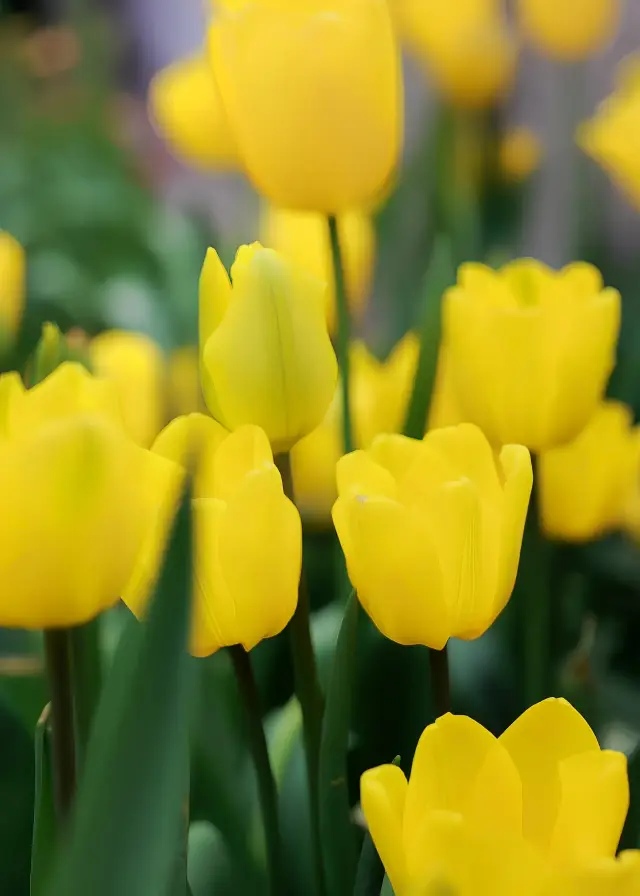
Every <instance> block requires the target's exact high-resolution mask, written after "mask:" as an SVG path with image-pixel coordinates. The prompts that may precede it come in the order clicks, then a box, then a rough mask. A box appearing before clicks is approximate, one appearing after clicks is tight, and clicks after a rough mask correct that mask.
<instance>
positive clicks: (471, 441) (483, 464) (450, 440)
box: [424, 423, 501, 504]
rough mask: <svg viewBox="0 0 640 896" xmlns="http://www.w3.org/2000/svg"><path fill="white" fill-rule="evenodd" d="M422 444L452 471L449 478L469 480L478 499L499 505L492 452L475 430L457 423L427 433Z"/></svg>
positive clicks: (498, 492) (480, 433)
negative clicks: (432, 451)
mask: <svg viewBox="0 0 640 896" xmlns="http://www.w3.org/2000/svg"><path fill="white" fill-rule="evenodd" d="M424 443H425V445H428V446H429V447H430V448H431V449H433V450H434V451H436V452H438V453H439V454H441V455H442V457H443V458H445V459H446V460H447V462H448V463H450V464H451V466H452V468H453V469H454V471H455V473H454V476H453V477H452V478H454V479H458V478H460V477H466V478H467V479H470V480H471V482H473V483H474V485H475V486H476V488H477V489H478V491H479V493H480V495H481V496H482V500H486V501H491V503H493V504H498V503H499V501H500V493H501V488H500V481H499V479H498V473H497V471H496V464H495V460H494V457H493V451H492V450H491V446H490V445H489V442H488V441H487V439H486V437H485V435H484V433H483V432H482V430H481V429H480V428H479V427H477V426H474V425H473V424H472V423H460V424H459V425H458V426H449V427H446V428H445V429H437V430H434V431H433V432H429V433H427V435H426V436H425V437H424Z"/></svg>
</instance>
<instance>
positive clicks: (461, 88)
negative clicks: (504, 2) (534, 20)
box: [397, 0, 517, 108]
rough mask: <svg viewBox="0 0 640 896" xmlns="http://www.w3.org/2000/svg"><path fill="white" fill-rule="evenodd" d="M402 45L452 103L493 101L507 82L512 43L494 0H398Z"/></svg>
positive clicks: (511, 74)
mask: <svg viewBox="0 0 640 896" xmlns="http://www.w3.org/2000/svg"><path fill="white" fill-rule="evenodd" d="M397 20H398V23H399V29H400V34H401V36H402V38H403V40H404V42H405V43H406V45H407V47H408V48H409V49H410V50H411V51H412V52H413V53H414V54H415V55H416V57H417V58H418V60H419V61H420V62H421V63H422V64H423V65H424V66H425V68H426V70H427V72H428V74H429V75H431V76H432V77H433V78H434V79H435V81H436V83H437V85H438V86H439V87H440V89H441V90H442V91H443V92H444V93H445V95H446V96H447V97H448V98H449V99H450V100H451V102H453V103H454V104H455V105H459V106H463V107H471V108H478V107H483V106H487V105H490V104H492V103H495V102H497V101H498V100H499V99H500V97H501V96H503V95H504V94H505V93H506V92H507V91H508V89H509V88H510V87H511V84H512V82H513V78H514V75H515V66H516V56H517V47H516V44H515V41H514V40H513V38H512V36H511V34H510V32H509V29H508V26H507V22H506V19H505V17H504V14H503V11H502V9H501V7H500V5H499V4H498V3H496V2H495V0H458V2H456V3H442V2H440V0H399V2H398V10H397Z"/></svg>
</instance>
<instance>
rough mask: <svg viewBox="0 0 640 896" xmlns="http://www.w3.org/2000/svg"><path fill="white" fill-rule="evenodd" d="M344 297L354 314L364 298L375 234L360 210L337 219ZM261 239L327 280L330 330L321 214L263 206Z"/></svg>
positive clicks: (332, 299)
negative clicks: (342, 264) (342, 263)
mask: <svg viewBox="0 0 640 896" xmlns="http://www.w3.org/2000/svg"><path fill="white" fill-rule="evenodd" d="M338 229H339V233H340V244H341V248H342V252H343V260H344V268H345V270H344V274H345V280H346V289H347V298H348V301H349V306H350V308H351V312H352V314H353V315H354V316H355V317H358V316H360V315H361V313H362V311H363V310H364V304H365V301H366V298H367V293H368V290H369V285H370V282H371V273H372V267H373V255H374V245H375V235H374V232H373V226H372V223H371V219H370V218H369V217H368V216H367V215H365V214H363V213H362V212H353V211H352V212H346V213H345V214H344V215H341V216H340V219H339V221H338ZM261 242H262V243H263V245H265V246H270V247H271V248H272V249H275V250H276V252H280V253H281V254H282V255H284V256H285V257H286V258H288V259H289V260H290V261H291V262H292V263H293V264H296V265H297V266H298V267H299V268H302V269H303V270H305V271H307V272H308V273H309V274H313V275H314V276H315V277H318V279H320V280H322V281H324V282H325V283H326V284H327V289H326V291H325V311H326V317H327V326H328V327H329V330H330V331H333V330H334V329H335V325H336V296H335V286H334V284H335V277H334V270H333V259H332V256H331V246H330V243H329V231H328V229H327V222H326V220H325V218H324V217H323V216H322V215H320V214H318V213H316V212H295V211H289V210H287V209H281V208H275V207H274V206H267V207H266V208H265V211H264V213H263V215H262V222H261Z"/></svg>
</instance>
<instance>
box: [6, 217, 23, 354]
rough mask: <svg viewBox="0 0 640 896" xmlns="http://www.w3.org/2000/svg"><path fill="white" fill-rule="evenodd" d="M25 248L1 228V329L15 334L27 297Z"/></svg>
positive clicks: (9, 333) (11, 334)
mask: <svg viewBox="0 0 640 896" xmlns="http://www.w3.org/2000/svg"><path fill="white" fill-rule="evenodd" d="M25 279H26V259H25V254H24V249H23V248H22V246H21V245H20V243H19V242H18V241H17V240H16V239H14V238H13V237H12V236H11V234H10V233H7V232H6V231H4V230H0V330H1V331H3V332H4V333H5V334H8V335H10V336H13V335H15V332H16V330H17V329H18V326H19V325H20V320H21V319H22V312H23V309H24V299H25Z"/></svg>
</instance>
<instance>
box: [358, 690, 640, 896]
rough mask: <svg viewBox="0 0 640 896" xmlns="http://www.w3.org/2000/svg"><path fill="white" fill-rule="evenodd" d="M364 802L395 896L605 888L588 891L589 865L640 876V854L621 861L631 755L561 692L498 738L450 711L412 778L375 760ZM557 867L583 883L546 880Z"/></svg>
mask: <svg viewBox="0 0 640 896" xmlns="http://www.w3.org/2000/svg"><path fill="white" fill-rule="evenodd" d="M361 799H362V808H363V811H364V815H365V818H366V820H367V823H368V825H369V830H370V832H371V836H372V838H373V842H374V843H375V845H376V848H377V850H378V852H379V853H380V857H381V859H382V861H383V863H384V866H385V868H386V871H387V874H388V875H389V879H390V881H391V884H392V886H393V890H394V893H395V894H396V896H413V894H417V893H431V892H433V893H436V892H438V893H440V892H442V893H445V892H446V893H450V892H451V893H455V894H456V896H476V894H477V893H479V892H483V893H487V894H492V896H493V894H500V896H513V894H516V893H517V894H521V893H526V894H530V896H543V894H544V896H549V894H551V893H554V894H556V896H559V894H560V892H564V893H567V892H569V893H576V894H577V893H578V892H580V893H582V892H584V893H600V892H601V891H600V890H596V889H595V888H594V889H585V890H578V889H577V883H578V882H579V880H580V878H581V877H582V878H583V882H584V879H585V878H586V877H587V876H588V870H589V869H591V870H592V873H593V876H594V878H597V877H598V876H600V877H601V879H603V880H604V878H605V877H607V878H609V879H611V880H613V879H614V878H615V877H619V880H620V882H621V883H622V882H624V878H625V877H629V876H630V875H632V874H633V875H634V877H635V880H636V882H638V880H639V877H638V875H639V874H640V863H639V859H638V854H636V853H634V854H631V855H630V856H627V857H626V858H624V857H623V858H622V860H620V861H619V862H616V861H615V860H614V856H615V852H616V849H617V846H618V841H619V839H620V834H621V832H622V827H623V825H624V821H625V817H626V814H627V809H628V805H629V784H628V779H627V764H626V759H625V757H624V755H623V754H622V753H616V752H613V751H610V750H601V749H600V746H599V744H598V741H597V739H596V737H595V735H594V733H593V731H592V730H591V729H590V727H589V726H588V724H587V723H586V722H585V720H584V719H583V718H582V716H581V715H580V714H579V713H578V712H577V711H576V710H575V709H573V707H572V706H571V705H570V704H569V703H567V702H566V701H565V700H562V699H548V700H544V701H543V702H542V703H538V704H536V705H535V706H532V707H531V708H530V709H528V710H526V712H524V713H523V714H522V715H521V716H520V718H519V719H517V720H516V721H515V722H514V723H513V724H512V725H511V727H510V728H508V729H507V730H506V731H505V732H504V734H502V735H501V736H500V737H499V738H496V737H494V735H493V734H491V733H490V732H489V731H487V730H486V729H485V728H483V727H482V725H480V724H478V723H477V722H475V721H474V720H473V719H470V718H467V717H466V716H454V715H451V714H449V713H448V714H447V715H444V716H442V717H441V718H440V719H438V720H437V722H435V723H434V724H433V725H429V726H428V727H427V728H426V729H425V731H424V732H423V734H422V736H421V738H420V741H419V743H418V747H417V749H416V752H415V755H414V758H413V764H412V767H411V775H410V778H409V781H407V779H406V778H405V776H404V773H403V772H402V771H401V770H400V769H399V768H398V767H396V766H392V765H383V766H379V767H378V768H374V769H370V770H369V771H366V772H365V773H364V775H363V776H362V779H361ZM425 844H429V848H428V849H426V848H425ZM550 870H553V871H554V873H556V874H558V876H559V877H560V876H561V878H563V879H564V882H565V883H566V884H568V883H572V884H575V885H576V889H574V890H572V889H567V890H565V891H561V890H560V889H554V888H553V887H552V888H550V889H549V890H547V889H545V886H547V885H548V874H549V871H550ZM479 881H481V889H478V882H479ZM608 892H611V893H613V892H616V893H617V892H618V891H617V890H614V889H612V890H602V896H604V894H605V893H608ZM620 892H624V891H622V890H621V891H620ZM633 892H635V891H633ZM630 893H631V891H629V896H630Z"/></svg>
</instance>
